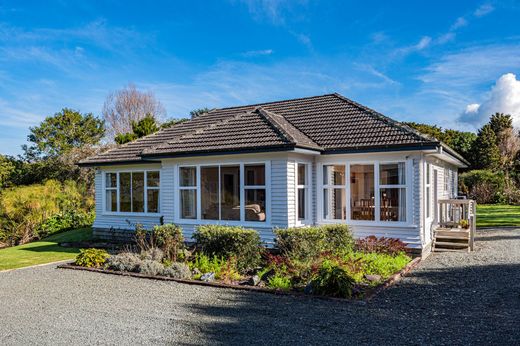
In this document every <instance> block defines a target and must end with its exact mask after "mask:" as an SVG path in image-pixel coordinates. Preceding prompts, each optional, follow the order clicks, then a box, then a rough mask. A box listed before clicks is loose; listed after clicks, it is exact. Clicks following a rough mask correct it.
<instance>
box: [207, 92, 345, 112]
mask: <svg viewBox="0 0 520 346" xmlns="http://www.w3.org/2000/svg"><path fill="white" fill-rule="evenodd" d="M334 94H335V93H329V94H323V95H314V96H305V97H297V98H294V99H286V100H279V101H270V102H262V103H253V104H249V105H242V106H232V107H223V108H214V109H212V110H223V109H235V108H251V107H261V106H268V105H272V104H275V103H282V102H291V101H301V100H310V99H315V98H318V97H325V96H334Z"/></svg>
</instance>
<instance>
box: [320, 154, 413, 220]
mask: <svg viewBox="0 0 520 346" xmlns="http://www.w3.org/2000/svg"><path fill="white" fill-rule="evenodd" d="M400 162H404V163H405V179H406V183H405V184H404V185H380V181H379V166H380V165H383V164H395V163H400ZM327 165H342V166H343V165H344V166H345V185H325V184H323V166H327ZM350 165H374V180H375V183H374V196H376V198H375V215H374V216H375V220H374V221H366V220H352V219H351V215H350V204H351V201H350V199H351V196H350ZM412 170H413V162H412V159H410V158H407V159H405V158H403V159H392V160H369V161H367V160H349V159H337V160H328V161H327V162H320V163H319V164H317V172H316V179H317V193H318V196H317V197H318V198H317V218H316V219H317V223H318V224H337V223H347V224H349V225H352V226H384V227H396V228H397V227H415V225H414V224H413V215H412V214H413V208H412V198H413V196H412V193H413V171H412ZM384 187H389V188H399V187H403V188H405V189H406V221H381V220H380V214H381V210H380V206H381V201H380V198H379V195H380V189H381V188H384ZM325 188H344V189H345V193H346V206H345V209H346V218H345V220H341V219H337V220H335V219H324V218H323V204H324V201H323V190H324V189H325Z"/></svg>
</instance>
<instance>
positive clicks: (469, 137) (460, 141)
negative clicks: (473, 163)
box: [443, 129, 477, 160]
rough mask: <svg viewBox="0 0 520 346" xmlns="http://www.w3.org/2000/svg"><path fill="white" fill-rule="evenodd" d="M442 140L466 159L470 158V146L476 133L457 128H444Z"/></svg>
mask: <svg viewBox="0 0 520 346" xmlns="http://www.w3.org/2000/svg"><path fill="white" fill-rule="evenodd" d="M443 137H444V139H443V141H444V142H445V143H446V144H447V145H448V146H449V147H450V148H452V149H453V150H455V151H456V152H457V153H459V154H461V155H462V156H463V157H464V158H466V159H467V160H471V157H472V154H471V148H472V147H473V143H474V142H475V140H476V139H477V135H476V134H474V133H473V132H463V131H457V130H448V129H447V130H445V131H444V135H443Z"/></svg>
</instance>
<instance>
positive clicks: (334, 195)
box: [323, 165, 347, 220]
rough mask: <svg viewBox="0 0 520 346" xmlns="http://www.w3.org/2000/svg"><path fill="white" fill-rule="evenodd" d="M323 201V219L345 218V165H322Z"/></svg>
mask: <svg viewBox="0 0 520 346" xmlns="http://www.w3.org/2000/svg"><path fill="white" fill-rule="evenodd" d="M323 201H324V202H323V218H324V219H325V220H345V218H346V205H347V203H346V190H345V166H343V165H326V166H323Z"/></svg>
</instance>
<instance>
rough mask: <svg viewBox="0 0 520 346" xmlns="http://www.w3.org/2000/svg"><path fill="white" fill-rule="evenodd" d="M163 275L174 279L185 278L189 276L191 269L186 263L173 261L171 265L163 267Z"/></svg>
mask: <svg viewBox="0 0 520 346" xmlns="http://www.w3.org/2000/svg"><path fill="white" fill-rule="evenodd" d="M162 274H163V275H164V276H169V277H172V278H174V279H181V280H187V279H190V278H191V271H190V268H189V267H188V265H187V264H185V263H179V262H175V263H172V265H171V266H169V267H166V268H164V270H163V273H162Z"/></svg>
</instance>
